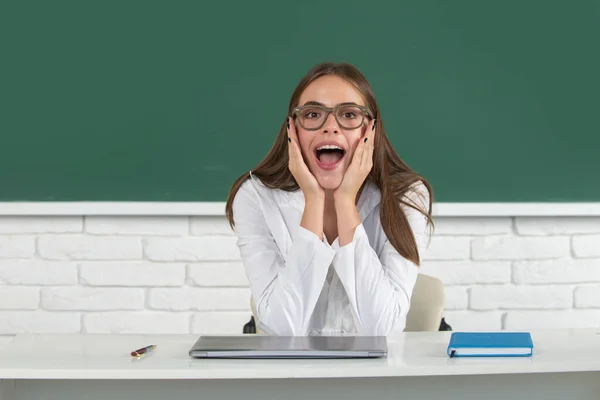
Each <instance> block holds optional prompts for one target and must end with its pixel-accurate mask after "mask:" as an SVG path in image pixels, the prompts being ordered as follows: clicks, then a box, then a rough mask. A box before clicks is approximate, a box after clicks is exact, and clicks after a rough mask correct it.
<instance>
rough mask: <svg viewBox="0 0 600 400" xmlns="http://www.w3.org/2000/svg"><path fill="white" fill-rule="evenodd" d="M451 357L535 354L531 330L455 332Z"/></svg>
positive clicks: (523, 355)
mask: <svg viewBox="0 0 600 400" xmlns="http://www.w3.org/2000/svg"><path fill="white" fill-rule="evenodd" d="M447 352H448V356H450V357H527V356H531V355H532V354H533V340H532V339H531V334H530V333H529V332H504V331H501V332H453V333H452V335H451V336H450V341H449V343H448V349H447Z"/></svg>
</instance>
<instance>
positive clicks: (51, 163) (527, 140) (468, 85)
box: [0, 0, 600, 202]
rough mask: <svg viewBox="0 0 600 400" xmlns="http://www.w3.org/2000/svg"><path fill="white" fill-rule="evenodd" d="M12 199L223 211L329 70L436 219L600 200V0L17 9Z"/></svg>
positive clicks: (3, 192)
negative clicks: (324, 65)
mask: <svg viewBox="0 0 600 400" xmlns="http://www.w3.org/2000/svg"><path fill="white" fill-rule="evenodd" d="M0 38H1V41H2V46H1V47H0V51H1V54H0V135H1V143H0V201H224V200H225V198H226V196H227V193H228V190H229V188H230V185H231V183H232V181H233V180H234V179H235V178H236V177H237V176H239V175H240V174H241V173H243V172H245V171H248V170H249V169H251V168H252V167H254V166H255V165H256V164H257V163H258V162H259V161H260V160H261V159H262V157H263V156H264V155H265V153H266V152H267V150H268V149H269V148H270V146H271V143H272V141H273V140H274V137H275V135H276V133H277V130H278V128H279V126H280V124H281V123H282V121H283V119H284V117H285V113H286V107H287V102H288V99H289V96H290V94H291V92H292V91H293V89H294V87H295V86H296V84H297V82H298V80H299V79H300V78H301V76H302V75H303V74H304V73H305V72H306V71H307V70H308V69H309V68H310V67H312V66H313V65H314V64H316V63H318V62H321V61H347V62H351V63H353V64H355V65H356V66H358V67H359V68H360V69H361V70H362V71H363V72H364V73H365V75H366V76H367V78H368V79H369V80H370V82H371V83H372V85H373V88H374V91H375V94H376V96H377V97H378V100H379V102H380V106H381V109H382V119H383V120H384V121H385V124H386V127H387V129H388V133H389V135H390V137H391V140H392V143H393V145H394V146H395V147H396V149H397V150H398V152H399V153H400V155H401V156H402V157H403V158H404V159H405V160H406V161H407V162H408V164H409V165H411V166H412V167H413V168H415V169H416V170H417V171H418V172H419V173H421V174H422V175H424V176H425V177H427V178H428V179H429V180H430V182H431V184H432V185H433V188H434V190H435V194H436V200H437V201H438V202H528V201H536V202H558V201H565V202H578V201H600V184H599V183H600V112H599V111H600V1H598V0H573V1H564V0H554V1H551V0H503V1H481V0H452V1H447V0H437V1H434V0H389V1H372V2H369V1H365V0H331V1H325V0H320V1H317V0H315V1H310V0H303V1H280V0H262V1H261V0H256V1H241V0H240V1H228V2H225V1H224V2H220V1H199V0H195V1H183V0H173V1H165V0H162V1H157V0H144V1H141V0H139V1H131V0H119V1H116V0H115V1H94V2H87V1H68V2H67V1H60V0H57V1H37V2H25V1H21V2H18V1H6V2H0Z"/></svg>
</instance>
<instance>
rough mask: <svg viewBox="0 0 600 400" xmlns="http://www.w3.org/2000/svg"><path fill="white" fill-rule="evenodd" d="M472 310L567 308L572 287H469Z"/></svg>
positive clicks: (569, 305) (570, 304) (570, 303)
mask: <svg viewBox="0 0 600 400" xmlns="http://www.w3.org/2000/svg"><path fill="white" fill-rule="evenodd" d="M469 305H470V308H471V309H473V310H494V309H500V310H506V309H527V308H535V309H567V308H571V307H572V306H573V289H572V288H571V287H569V286H554V285H548V286H514V285H502V286H496V285H493V286H492V285H490V286H478V287H474V288H472V289H471V293H470V302H469Z"/></svg>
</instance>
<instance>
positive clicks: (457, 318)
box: [444, 311, 503, 331]
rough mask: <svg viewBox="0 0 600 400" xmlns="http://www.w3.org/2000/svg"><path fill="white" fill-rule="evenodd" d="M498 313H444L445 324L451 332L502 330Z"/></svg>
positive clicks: (499, 313)
mask: <svg viewBox="0 0 600 400" xmlns="http://www.w3.org/2000/svg"><path fill="white" fill-rule="evenodd" d="M502 315H503V313H502V312H500V311H446V312H444V317H445V320H446V322H447V323H448V324H449V325H450V326H452V330H453V331H490V330H492V331H496V330H500V329H501V328H502Z"/></svg>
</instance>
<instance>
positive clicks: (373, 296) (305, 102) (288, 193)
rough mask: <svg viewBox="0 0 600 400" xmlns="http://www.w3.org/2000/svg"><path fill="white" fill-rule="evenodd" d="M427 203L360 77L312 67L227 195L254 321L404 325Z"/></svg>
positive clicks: (378, 331)
mask: <svg viewBox="0 0 600 400" xmlns="http://www.w3.org/2000/svg"><path fill="white" fill-rule="evenodd" d="M431 199H432V192H431V188H430V186H429V184H428V183H427V181H426V180H425V179H423V178H422V177H421V176H419V175H417V174H416V173H415V172H414V171H412V170H411V169H410V168H409V167H408V166H407V165H406V164H405V163H404V162H402V160H401V159H400V158H399V157H398V155H397V154H396V152H395V151H394V149H393V148H392V146H391V144H390V142H389V140H388V138H387V136H386V133H385V129H384V126H383V120H382V118H381V115H380V113H379V107H378V106H377V102H376V100H375V96H374V95H373V92H372V90H371V87H370V85H369V84H368V82H367V80H366V79H365V77H364V76H363V75H362V73H361V72H360V71H359V70H358V69H356V68H355V67H353V66H352V65H349V64H345V63H343V64H332V63H324V64H320V65H317V66H316V67H314V68H313V69H312V70H311V71H309V72H308V74H307V75H306V76H305V77H304V78H303V79H302V80H301V81H300V83H299V85H298V87H297V88H296V90H295V91H294V93H293V94H292V97H291V100H290V103H289V111H288V116H287V118H286V119H285V120H284V121H283V123H282V126H281V128H280V131H279V135H278V136H277V138H276V140H275V144H274V145H273V147H272V148H271V150H270V151H269V153H268V154H267V155H266V157H265V158H264V160H263V161H262V162H261V163H260V164H259V165H258V166H257V167H256V168H255V169H253V170H252V171H251V172H249V173H246V174H244V175H242V176H241V177H240V178H238V179H237V180H236V181H235V183H234V184H233V187H232V189H231V192H230V194H229V198H228V199H227V205H226V213H227V218H228V219H229V222H230V224H231V226H232V227H233V229H234V231H235V233H236V235H237V237H238V246H239V249H240V254H241V257H242V263H243V265H244V268H245V270H246V275H247V277H248V279H249V282H250V289H251V293H252V298H253V300H254V304H255V308H254V315H255V319H256V322H257V326H258V328H259V329H261V330H262V331H263V332H265V333H268V334H274V335H292V336H299V335H343V334H350V335H388V334H389V333H390V332H392V331H394V330H404V327H405V321H406V314H407V312H408V309H409V306H410V299H411V295H412V291H413V287H414V285H415V281H416V279H417V273H418V265H419V262H420V254H421V251H422V250H423V249H424V248H425V246H426V245H427V244H428V238H429V236H430V228H431V226H432V221H431V204H432V200H431Z"/></svg>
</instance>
